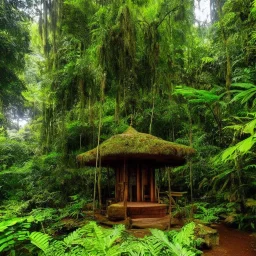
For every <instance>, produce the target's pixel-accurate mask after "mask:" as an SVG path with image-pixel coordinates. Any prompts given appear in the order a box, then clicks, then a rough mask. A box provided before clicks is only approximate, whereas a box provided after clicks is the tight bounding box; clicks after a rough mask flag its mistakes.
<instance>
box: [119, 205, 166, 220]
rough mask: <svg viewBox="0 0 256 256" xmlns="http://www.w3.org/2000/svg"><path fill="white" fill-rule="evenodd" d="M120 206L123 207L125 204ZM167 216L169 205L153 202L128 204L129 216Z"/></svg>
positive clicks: (133, 217) (132, 217)
mask: <svg viewBox="0 0 256 256" xmlns="http://www.w3.org/2000/svg"><path fill="white" fill-rule="evenodd" d="M118 204H120V205H123V204H124V203H123V202H119V203H118ZM166 214H167V205H166V204H158V203H151V202H127V216H128V217H130V218H131V219H137V218H162V217H165V216H166Z"/></svg>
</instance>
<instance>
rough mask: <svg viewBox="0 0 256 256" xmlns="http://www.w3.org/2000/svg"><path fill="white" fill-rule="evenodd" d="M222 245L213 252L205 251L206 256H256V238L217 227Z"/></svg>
mask: <svg viewBox="0 0 256 256" xmlns="http://www.w3.org/2000/svg"><path fill="white" fill-rule="evenodd" d="M217 229H218V231H219V235H220V245H219V246H216V247H215V248H213V249H212V250H208V251H204V254H203V255H206V256H256V236H253V235H250V234H249V233H246V232H243V231H240V230H236V229H233V228H229V227H226V226H225V225H223V224H221V225H219V226H218V227H217Z"/></svg>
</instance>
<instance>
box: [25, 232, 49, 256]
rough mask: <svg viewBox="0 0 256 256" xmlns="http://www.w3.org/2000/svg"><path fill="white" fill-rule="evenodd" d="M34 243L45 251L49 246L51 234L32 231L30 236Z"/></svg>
mask: <svg viewBox="0 0 256 256" xmlns="http://www.w3.org/2000/svg"><path fill="white" fill-rule="evenodd" d="M29 239H30V241H31V243H32V244H34V245H35V246H37V247H38V248H40V249H41V250H42V251H43V252H46V250H47V249H48V247H49V240H50V236H49V235H47V234H43V233H41V232H32V233H31V234H30V236H29Z"/></svg>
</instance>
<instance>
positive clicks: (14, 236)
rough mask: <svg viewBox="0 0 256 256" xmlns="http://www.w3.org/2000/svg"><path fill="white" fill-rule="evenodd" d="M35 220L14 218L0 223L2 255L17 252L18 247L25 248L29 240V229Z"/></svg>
mask: <svg viewBox="0 0 256 256" xmlns="http://www.w3.org/2000/svg"><path fill="white" fill-rule="evenodd" d="M32 221H33V218H31V217H27V218H26V217H23V218H18V217H17V218H12V219H10V220H6V221H2V222H0V253H1V252H7V251H9V252H11V251H12V252H13V253H14V252H15V251H16V250H17V248H18V247H22V246H24V241H26V240H28V236H29V228H30V226H31V222H32Z"/></svg>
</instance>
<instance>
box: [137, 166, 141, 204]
mask: <svg viewBox="0 0 256 256" xmlns="http://www.w3.org/2000/svg"><path fill="white" fill-rule="evenodd" d="M140 188H141V186H140V165H139V164H137V202H141V190H140Z"/></svg>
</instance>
